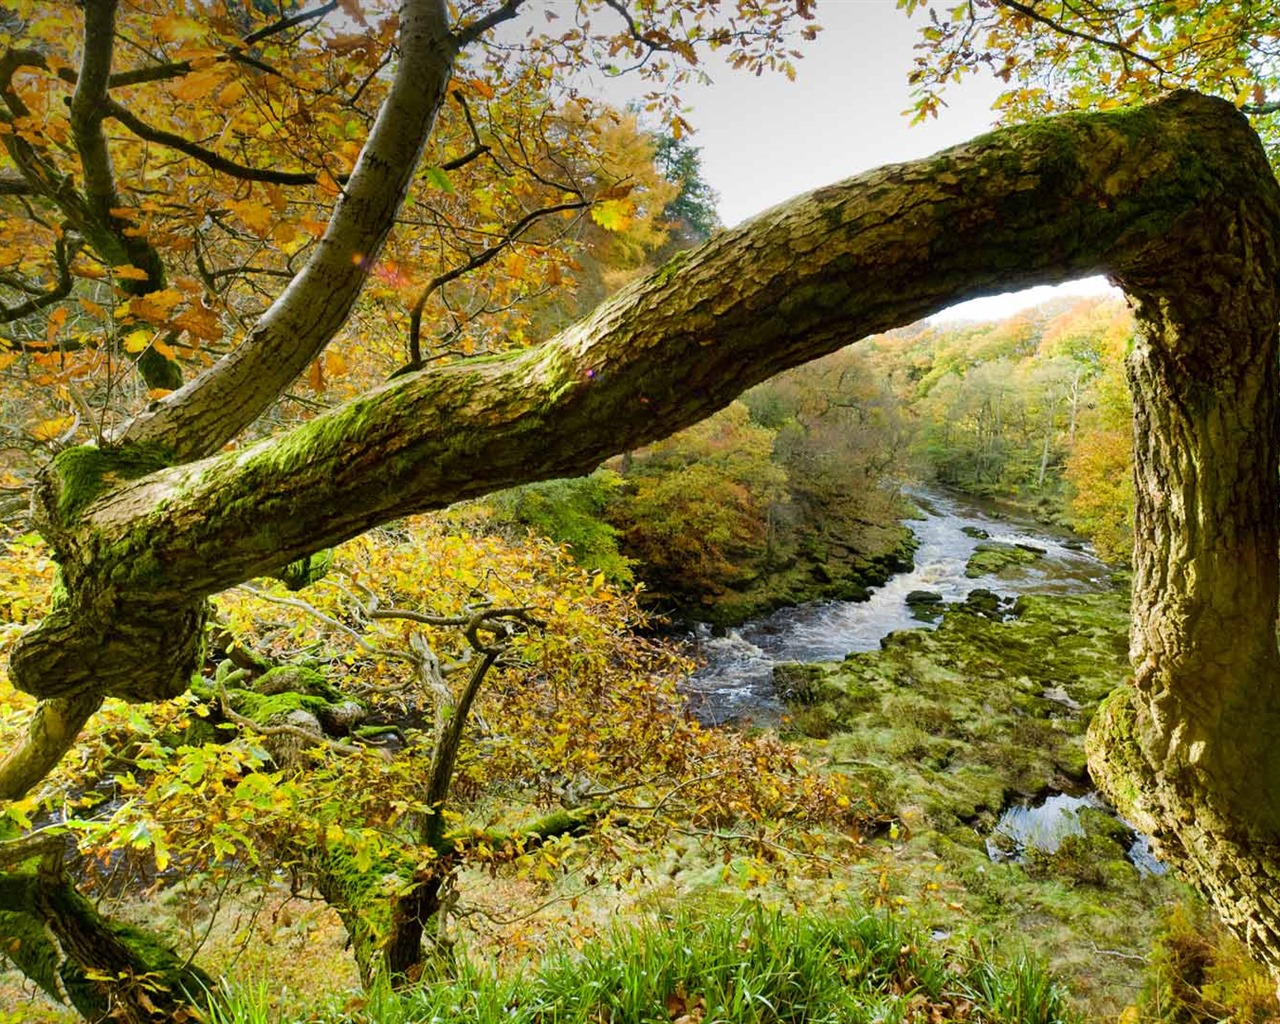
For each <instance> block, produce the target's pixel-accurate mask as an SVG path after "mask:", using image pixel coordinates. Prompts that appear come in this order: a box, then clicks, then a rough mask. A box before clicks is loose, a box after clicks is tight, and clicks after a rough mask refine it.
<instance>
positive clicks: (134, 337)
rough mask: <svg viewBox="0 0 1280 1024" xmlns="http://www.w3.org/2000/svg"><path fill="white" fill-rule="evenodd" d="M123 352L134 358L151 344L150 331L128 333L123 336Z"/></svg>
mask: <svg viewBox="0 0 1280 1024" xmlns="http://www.w3.org/2000/svg"><path fill="white" fill-rule="evenodd" d="M123 344H124V350H125V351H126V352H128V353H129V354H130V355H134V356H136V355H137V354H138V353H139V352H142V351H143V350H144V349H146V347H147V346H148V345H150V344H151V332H150V331H142V330H139V331H130V332H129V333H128V334H126V335H125V336H124V342H123Z"/></svg>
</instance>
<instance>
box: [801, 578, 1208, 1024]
mask: <svg viewBox="0 0 1280 1024" xmlns="http://www.w3.org/2000/svg"><path fill="white" fill-rule="evenodd" d="M1127 650H1128V595H1127V593H1126V592H1125V591H1123V590H1122V589H1118V588H1117V589H1114V590H1112V591H1110V592H1107V593H1103V594H1097V595H1090V596H1079V597H1053V598H1044V597H1023V598H1020V599H1019V600H1018V601H1017V602H1016V603H1015V604H1012V605H1009V604H1007V603H1000V602H998V601H995V600H994V599H993V596H992V595H989V594H986V593H985V592H979V593H978V594H977V595H975V596H974V597H973V598H972V599H971V600H970V601H968V602H966V603H965V604H959V605H952V606H949V608H948V609H947V612H946V614H945V616H944V617H943V619H942V621H941V622H940V624H939V626H938V628H937V629H936V630H935V631H926V630H917V631H910V632H901V633H896V634H893V635H891V636H889V637H887V638H886V639H885V640H884V642H883V646H882V649H881V650H879V651H873V652H867V653H860V654H853V655H850V656H849V657H848V658H846V659H845V660H844V661H842V662H836V663H829V664H821V665H805V666H782V667H780V671H779V678H780V682H782V683H783V684H784V685H785V686H786V687H788V688H789V690H790V692H791V701H792V713H791V717H790V728H791V730H792V731H793V733H795V734H796V736H797V737H798V741H799V742H802V743H804V744H805V746H806V747H807V748H808V750H809V752H810V753H811V754H812V755H813V757H814V758H815V759H824V760H825V761H826V763H827V765H828V767H829V769H830V770H832V771H840V772H846V773H850V774H853V775H856V776H859V777H860V778H862V779H864V780H866V781H867V782H868V783H869V784H870V786H871V787H872V789H873V791H875V792H877V793H878V794H879V795H880V796H879V798H880V800H881V802H882V804H883V814H884V826H885V827H884V834H883V835H882V836H881V837H879V838H878V839H877V840H875V841H874V842H873V843H872V844H871V850H872V856H871V857H870V858H869V859H868V860H867V861H866V862H865V863H864V865H863V866H861V867H860V868H859V869H857V870H856V871H855V877H854V878H852V879H850V880H849V883H850V884H851V886H853V887H854V888H861V889H862V890H863V891H864V892H867V893H872V892H874V891H877V890H878V891H880V892H881V893H882V896H883V898H884V899H886V900H888V901H890V902H897V903H899V904H901V905H903V906H911V907H914V908H915V910H916V911H917V912H919V913H922V914H924V915H925V917H926V919H928V920H930V921H931V923H932V925H933V927H934V929H935V934H937V935H939V936H944V935H955V934H968V935H971V936H974V937H975V939H976V941H979V942H987V941H990V942H994V943H995V944H996V945H997V946H999V947H1004V948H1007V949H1017V948H1023V947H1026V948H1029V949H1030V950H1031V951H1033V952H1035V953H1037V954H1039V955H1041V956H1044V957H1046V958H1047V959H1048V960H1049V962H1050V963H1051V964H1052V965H1053V967H1054V968H1055V969H1056V970H1058V971H1059V972H1060V973H1061V974H1062V976H1063V977H1065V978H1066V979H1067V981H1068V983H1069V986H1070V988H1071V990H1072V992H1073V993H1074V998H1075V999H1076V1000H1077V1001H1078V1002H1079V1004H1080V1005H1081V1006H1082V1007H1085V1008H1087V1011H1088V1014H1089V1016H1090V1017H1096V1018H1098V1019H1106V1018H1107V1017H1108V1016H1111V1019H1114V1016H1113V1015H1115V1014H1118V1013H1119V1012H1121V1011H1122V1010H1123V1008H1124V1007H1125V1006H1126V1005H1129V1004H1130V1003H1132V1002H1134V1001H1135V1000H1136V999H1137V997H1138V994H1139V989H1140V987H1141V985H1142V983H1143V981H1142V979H1143V976H1144V974H1143V972H1144V970H1145V968H1146V959H1147V958H1148V957H1149V955H1150V953H1151V948H1152V942H1153V938H1154V936H1155V935H1156V934H1157V933H1158V932H1159V930H1160V922H1161V920H1162V915H1164V914H1166V913H1167V907H1168V906H1170V905H1172V904H1177V903H1182V902H1184V901H1188V900H1190V901H1192V902H1194V897H1192V896H1191V894H1190V893H1189V892H1188V891H1187V890H1186V889H1185V888H1184V887H1183V886H1182V885H1181V884H1180V883H1178V882H1176V881H1174V880H1172V879H1170V878H1168V877H1157V876H1153V875H1150V874H1143V873H1140V872H1139V871H1138V869H1137V868H1136V867H1135V866H1134V865H1133V864H1132V863H1131V862H1130V861H1129V860H1128V859H1127V857H1126V853H1127V847H1128V845H1129V843H1130V841H1131V839H1132V835H1131V833H1130V832H1129V830H1128V829H1127V827H1126V826H1124V825H1123V824H1121V823H1119V822H1118V821H1116V820H1115V819H1114V818H1112V817H1110V816H1109V815H1107V814H1105V813H1103V812H1100V811H1082V812H1081V813H1080V815H1079V819H1080V823H1081V825H1082V826H1083V831H1084V835H1082V836H1075V837H1072V838H1070V839H1068V840H1066V841H1065V842H1063V843H1062V845H1061V846H1059V847H1058V849H1057V850H1056V851H1054V852H1052V853H1048V852H1036V851H1032V852H1031V853H1030V855H1029V856H1027V857H1025V858H1024V859H1022V860H1021V861H1019V860H1017V859H1015V860H1010V861H1005V862H1002V863H997V862H995V861H993V860H992V859H991V857H990V855H989V853H988V847H987V843H988V838H989V837H990V836H991V832H992V828H993V827H994V825H995V824H996V822H997V819H998V817H999V815H1000V813H1001V811H1002V809H1003V808H1005V807H1007V806H1008V805H1010V804H1011V803H1013V802H1017V801H1034V800H1035V799H1037V798H1040V797H1043V796H1044V795H1046V794H1048V793H1051V792H1058V791H1063V792H1069V793H1076V794H1079V793H1083V792H1086V791H1088V790H1089V789H1090V782H1089V779H1088V774H1087V770H1086V767H1085V757H1084V748H1083V734H1084V730H1085V727H1086V725H1087V723H1088V720H1089V717H1090V715H1091V714H1092V712H1093V710H1094V709H1095V708H1096V707H1097V705H1098V703H1099V702H1100V701H1101V700H1102V698H1103V697H1105V696H1106V694H1107V693H1108V692H1110V691H1111V690H1112V689H1114V688H1115V687H1117V686H1119V685H1120V684H1122V683H1123V682H1124V680H1125V677H1126V675H1127V673H1128V658H1127Z"/></svg>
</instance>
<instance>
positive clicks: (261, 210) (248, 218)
mask: <svg viewBox="0 0 1280 1024" xmlns="http://www.w3.org/2000/svg"><path fill="white" fill-rule="evenodd" d="M227 205H228V206H229V207H230V208H231V209H232V210H233V211H234V212H235V215H236V216H237V217H239V218H240V220H241V221H242V222H243V223H244V226H245V227H247V228H248V229H249V230H250V231H252V232H253V233H254V234H255V235H257V236H258V237H259V238H266V237H267V235H269V234H270V233H271V225H272V224H274V223H275V213H274V212H273V211H272V209H271V207H270V206H266V205H264V204H263V203H261V202H259V201H258V200H256V199H233V200H231V201H230V202H229V203H227Z"/></svg>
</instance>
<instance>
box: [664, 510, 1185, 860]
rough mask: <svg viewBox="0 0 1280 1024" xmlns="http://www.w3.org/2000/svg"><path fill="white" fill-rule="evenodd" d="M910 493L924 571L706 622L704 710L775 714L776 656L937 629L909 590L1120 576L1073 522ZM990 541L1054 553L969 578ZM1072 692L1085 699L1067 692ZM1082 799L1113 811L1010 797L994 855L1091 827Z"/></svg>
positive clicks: (949, 597) (952, 595) (1031, 586)
mask: <svg viewBox="0 0 1280 1024" xmlns="http://www.w3.org/2000/svg"><path fill="white" fill-rule="evenodd" d="M909 497H910V498H911V499H912V500H913V501H914V502H915V503H916V505H917V506H918V507H919V509H920V510H921V512H922V514H923V515H922V517H921V518H919V519H916V520H912V521H910V522H909V524H908V525H910V527H911V530H912V532H913V533H914V534H915V536H916V541H917V543H918V547H917V549H916V554H915V568H914V569H912V571H910V572H906V573H900V574H899V575H897V576H894V577H893V578H892V579H890V580H889V581H888V582H887V583H885V585H884V586H882V587H880V588H879V589H877V590H876V591H875V592H874V593H873V594H872V595H871V598H870V599H869V600H867V601H859V602H851V601H819V602H813V603H811V604H805V605H799V606H797V607H794V608H783V609H781V610H780V611H777V612H775V613H774V614H772V615H770V616H768V617H767V618H763V619H757V620H754V621H750V622H747V623H744V624H743V625H742V626H739V627H738V628H736V629H729V630H726V631H722V632H720V633H719V634H716V633H714V632H713V631H712V630H711V629H710V628H709V627H706V626H700V627H698V628H697V629H696V630H695V633H694V643H695V644H696V647H697V652H698V656H699V658H700V659H701V660H702V661H703V662H704V665H703V667H702V668H700V669H699V670H698V671H697V672H696V673H695V674H694V676H693V677H692V678H691V679H690V680H689V681H688V682H687V684H686V687H685V688H686V692H687V693H688V694H689V698H690V700H691V702H692V703H693V706H694V708H695V709H696V711H697V713H698V716H699V718H701V719H702V720H703V721H704V722H707V723H713V724H719V723H723V722H729V721H742V720H748V719H749V720H752V721H755V722H757V723H766V724H772V723H774V722H776V721H777V718H778V716H779V714H780V713H781V711H782V705H781V703H780V702H779V700H778V698H777V695H776V693H775V692H774V686H773V666H774V665H776V664H778V663H780V662H788V661H800V662H806V661H838V660H840V659H842V658H844V656H845V655H846V654H849V653H851V652H854V651H870V650H875V649H876V648H878V647H879V646H880V641H881V639H882V638H883V637H885V636H886V635H888V634H889V633H892V632H895V631H897V630H900V629H930V628H932V623H930V622H926V621H921V620H920V619H918V618H916V617H915V615H914V614H913V612H912V609H911V608H910V607H908V605H907V602H906V598H907V595H908V594H910V593H911V592H912V591H920V590H927V591H931V592H933V593H934V594H937V595H939V596H940V597H941V598H942V600H944V601H946V602H948V603H950V602H954V601H962V600H964V598H965V597H966V596H968V594H969V593H970V592H971V591H973V590H977V589H985V590H990V591H994V592H995V593H997V594H999V595H1000V596H1001V597H1005V598H1009V597H1015V596H1017V595H1019V594H1087V593H1092V592H1097V591H1100V590H1103V589H1105V588H1106V587H1107V586H1108V585H1109V583H1110V579H1109V577H1110V570H1109V568H1108V567H1107V566H1106V565H1105V564H1104V563H1103V562H1102V561H1100V560H1099V559H1098V558H1097V557H1095V556H1094V555H1093V554H1091V553H1090V552H1089V551H1088V550H1087V549H1086V548H1085V547H1084V546H1083V545H1081V544H1080V543H1079V541H1077V540H1076V539H1075V538H1073V537H1072V536H1071V535H1070V534H1069V533H1066V532H1065V531H1061V530H1055V529H1053V528H1052V527H1047V526H1044V525H1043V524H1039V523H1035V522H1033V521H1032V520H1030V519H1028V518H1026V517H1025V516H1020V515H1018V514H1016V513H1012V514H1008V513H1005V512H1004V511H1002V510H1001V509H999V508H998V507H996V506H994V505H992V504H988V503H983V502H980V501H977V500H975V499H972V498H968V497H964V496H961V495H956V494H950V493H943V492H940V491H937V490H933V489H928V490H926V489H916V490H913V491H910V492H909ZM984 540H991V541H996V542H1000V543H1004V544H1017V545H1027V546H1030V547H1031V548H1033V549H1034V550H1036V551H1038V552H1043V554H1042V555H1041V557H1040V558H1039V559H1038V560H1037V561H1036V562H1034V563H1033V564H1030V565H1019V566H1012V567H1010V568H1007V569H1005V570H1003V571H1001V572H1000V573H999V574H997V575H991V576H979V577H977V578H974V579H970V578H969V577H967V576H965V574H964V570H965V564H966V563H967V562H968V560H969V556H970V555H971V554H973V550H974V548H976V547H977V546H978V544H980V543H982V542H983V541H984ZM1046 696H1050V697H1052V696H1053V695H1052V694H1050V693H1047V694H1046ZM1062 700H1063V702H1064V703H1074V702H1071V700H1070V698H1069V697H1067V696H1066V694H1065V693H1064V694H1063V695H1062ZM1077 708H1078V706H1077ZM1083 807H1095V808H1099V809H1102V810H1107V811H1108V813H1110V811H1109V809H1108V808H1107V806H1106V804H1105V803H1104V802H1103V801H1102V800H1101V798H1099V797H1098V796H1097V795H1096V794H1093V793H1087V794H1085V795H1084V796H1070V795H1067V794H1063V793H1058V794H1050V795H1049V796H1048V797H1046V798H1043V799H1041V800H1039V801H1037V802H1018V803H1014V804H1011V805H1010V806H1008V807H1007V808H1005V810H1004V813H1003V814H1002V815H1001V818H1000V821H999V823H998V824H997V826H996V828H995V830H994V831H993V835H992V838H991V839H989V841H988V848H989V852H990V854H991V856H992V859H995V860H1002V859H1010V858H1022V857H1023V856H1024V855H1025V852H1026V850H1027V849H1028V848H1029V847H1037V848H1039V849H1041V850H1043V851H1045V852H1048V853H1052V852H1053V851H1054V850H1055V849H1057V847H1058V845H1059V844H1060V843H1061V841H1062V839H1063V838H1064V837H1065V836H1068V835H1082V834H1083V832H1084V829H1083V827H1082V826H1081V824H1080V821H1079V818H1078V812H1079V811H1080V809H1081V808H1083ZM1130 843H1131V845H1130V847H1129V859H1130V860H1131V861H1133V863H1134V864H1135V865H1136V866H1137V867H1138V870H1139V871H1141V872H1143V873H1144V874H1162V873H1163V872H1164V870H1165V869H1164V866H1163V865H1161V864H1160V862H1159V861H1158V860H1156V858H1155V857H1154V856H1153V855H1152V853H1151V849H1150V846H1149V845H1148V841H1147V839H1146V837H1145V836H1142V835H1141V834H1138V833H1136V832H1135V833H1134V834H1133V836H1132V838H1131V840H1130Z"/></svg>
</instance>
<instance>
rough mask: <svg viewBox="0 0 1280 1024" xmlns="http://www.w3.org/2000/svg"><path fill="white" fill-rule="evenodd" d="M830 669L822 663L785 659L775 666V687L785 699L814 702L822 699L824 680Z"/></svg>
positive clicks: (796, 701)
mask: <svg viewBox="0 0 1280 1024" xmlns="http://www.w3.org/2000/svg"><path fill="white" fill-rule="evenodd" d="M829 671H830V669H829V668H828V667H827V666H826V665H823V664H820V663H812V664H806V663H804V662H799V661H784V662H779V663H778V664H777V665H774V666H773V688H774V690H775V691H776V692H777V694H778V696H780V697H781V698H782V699H783V700H785V701H789V702H791V703H793V704H800V705H807V704H814V703H816V702H817V701H818V700H820V699H821V698H820V696H819V695H820V694H821V693H822V680H823V679H824V678H826V676H827V674H828V673H829Z"/></svg>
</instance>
